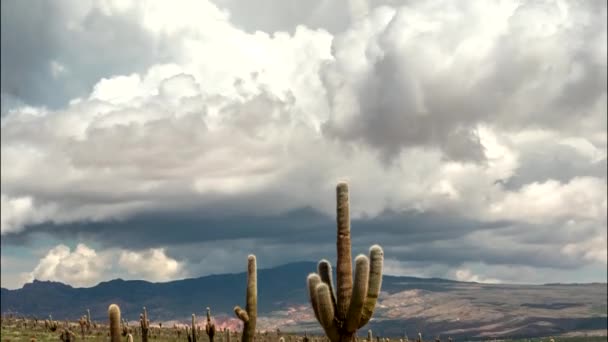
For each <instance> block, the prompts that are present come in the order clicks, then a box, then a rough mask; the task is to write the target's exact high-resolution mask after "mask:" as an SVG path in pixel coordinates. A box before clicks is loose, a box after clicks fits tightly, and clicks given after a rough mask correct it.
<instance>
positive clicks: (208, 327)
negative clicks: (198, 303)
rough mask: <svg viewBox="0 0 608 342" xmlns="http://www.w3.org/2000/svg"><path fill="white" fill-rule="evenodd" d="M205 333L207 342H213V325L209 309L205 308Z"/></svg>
mask: <svg viewBox="0 0 608 342" xmlns="http://www.w3.org/2000/svg"><path fill="white" fill-rule="evenodd" d="M205 332H206V333H207V336H209V342H213V336H215V324H214V323H213V322H212V321H211V309H210V308H208V307H207V324H206V325H205Z"/></svg>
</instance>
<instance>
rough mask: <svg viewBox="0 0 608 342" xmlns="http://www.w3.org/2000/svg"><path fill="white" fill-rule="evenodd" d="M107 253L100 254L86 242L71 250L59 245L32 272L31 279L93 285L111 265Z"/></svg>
mask: <svg viewBox="0 0 608 342" xmlns="http://www.w3.org/2000/svg"><path fill="white" fill-rule="evenodd" d="M109 261H110V260H109V259H108V257H107V255H100V254H97V253H96V252H95V250H93V249H91V248H89V247H88V246H86V245H84V244H78V245H77V246H76V248H75V249H74V250H73V251H71V250H70V248H69V247H68V246H65V245H58V246H56V247H54V248H53V249H51V250H50V251H49V252H48V253H47V254H46V256H44V257H43V258H42V259H40V262H39V263H38V265H37V266H36V268H34V270H33V271H32V272H31V274H30V277H31V279H32V280H33V279H38V280H53V281H60V282H64V283H67V284H71V285H74V286H78V287H82V286H93V285H95V284H97V283H98V282H99V280H100V279H101V278H102V276H103V275H104V271H105V269H106V268H107V267H108V266H109Z"/></svg>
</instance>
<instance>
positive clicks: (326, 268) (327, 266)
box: [317, 259, 336, 310]
mask: <svg viewBox="0 0 608 342" xmlns="http://www.w3.org/2000/svg"><path fill="white" fill-rule="evenodd" d="M317 272H318V273H319V276H321V280H322V281H323V282H324V283H325V284H327V286H329V294H330V295H331V301H332V303H334V310H336V295H335V290H334V280H333V271H332V269H331V263H330V262H329V261H327V260H325V259H323V260H321V261H319V265H317Z"/></svg>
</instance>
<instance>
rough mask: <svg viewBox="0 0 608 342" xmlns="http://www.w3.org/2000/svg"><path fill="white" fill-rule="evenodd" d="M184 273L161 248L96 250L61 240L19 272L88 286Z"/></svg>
mask: <svg viewBox="0 0 608 342" xmlns="http://www.w3.org/2000/svg"><path fill="white" fill-rule="evenodd" d="M184 275H185V272H184V270H183V264H182V263H181V262H179V261H177V260H174V259H172V258H170V257H168V256H167V255H166V254H165V251H164V249H162V248H157V249H149V250H143V251H139V252H134V251H128V250H117V249H107V250H102V251H100V252H98V251H96V250H95V249H93V248H90V247H89V246H87V245H85V244H83V243H80V244H78V245H77V246H76V248H74V250H71V249H70V247H68V246H66V245H63V244H60V245H57V246H55V247H53V248H52V249H50V250H49V251H48V252H47V253H46V255H45V256H44V257H43V258H41V259H40V261H39V262H38V265H36V267H35V268H34V269H33V270H32V271H31V272H29V273H25V274H22V276H23V277H22V278H23V280H24V282H28V281H29V282H31V281H32V280H34V279H37V280H52V281H59V282H63V283H66V284H70V285H72V286H77V287H90V286H94V285H97V284H98V283H99V282H100V281H103V280H108V279H113V278H123V279H143V280H148V281H163V280H164V281H166V280H170V279H176V278H181V277H183V276H184Z"/></svg>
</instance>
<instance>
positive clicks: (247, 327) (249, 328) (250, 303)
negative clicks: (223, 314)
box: [234, 254, 258, 342]
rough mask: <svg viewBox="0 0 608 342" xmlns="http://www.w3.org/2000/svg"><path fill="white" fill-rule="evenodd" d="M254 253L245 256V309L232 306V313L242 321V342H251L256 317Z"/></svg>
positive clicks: (256, 282)
mask: <svg viewBox="0 0 608 342" xmlns="http://www.w3.org/2000/svg"><path fill="white" fill-rule="evenodd" d="M257 273H258V272H257V264H256V259H255V255H253V254H251V255H249V257H248V258H247V304H246V306H245V310H243V309H241V307H240V306H238V305H237V306H235V307H234V313H235V314H236V316H237V317H238V318H239V319H240V320H241V321H243V335H242V337H241V341H242V342H253V339H254V337H255V325H256V321H257V317H258V280H257V278H258V277H257Z"/></svg>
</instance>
